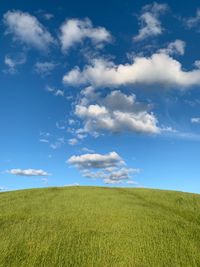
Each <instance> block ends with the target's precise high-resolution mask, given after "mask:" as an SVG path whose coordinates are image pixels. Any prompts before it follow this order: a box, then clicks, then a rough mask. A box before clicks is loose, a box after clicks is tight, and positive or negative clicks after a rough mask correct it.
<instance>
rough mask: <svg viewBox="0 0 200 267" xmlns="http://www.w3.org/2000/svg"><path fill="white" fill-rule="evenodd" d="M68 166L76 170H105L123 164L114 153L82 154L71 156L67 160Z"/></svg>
mask: <svg viewBox="0 0 200 267" xmlns="http://www.w3.org/2000/svg"><path fill="white" fill-rule="evenodd" d="M68 163H69V164H72V165H75V166H77V167H78V168H85V169H90V168H107V167H115V166H117V165H118V164H124V161H123V160H122V159H121V157H120V156H119V155H118V154H117V153H116V152H110V153H108V154H105V155H102V154H83V155H80V156H72V157H71V158H70V159H69V160H68Z"/></svg>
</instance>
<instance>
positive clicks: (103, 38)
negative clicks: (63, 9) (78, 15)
mask: <svg viewBox="0 0 200 267" xmlns="http://www.w3.org/2000/svg"><path fill="white" fill-rule="evenodd" d="M60 32H61V33H60V36H59V38H60V42H61V46H62V50H63V51H64V52H66V51H67V50H68V49H69V48H71V47H73V46H74V45H76V44H78V43H82V42H83V41H84V40H85V39H90V40H91V42H92V43H93V44H94V45H95V46H97V47H98V46H102V45H103V44H104V43H105V42H110V41H111V35H110V33H109V32H108V31H107V30H106V29H105V28H103V27H97V28H95V27H93V25H92V22H91V21H90V20H89V19H84V20H79V19H69V20H66V21H65V22H64V23H63V24H62V26H61V28H60Z"/></svg>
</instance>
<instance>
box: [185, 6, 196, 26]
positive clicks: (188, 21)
mask: <svg viewBox="0 0 200 267" xmlns="http://www.w3.org/2000/svg"><path fill="white" fill-rule="evenodd" d="M183 21H184V22H185V25H186V26H187V27H188V28H189V29H191V28H194V27H197V26H199V24H200V9H197V11H196V15H195V16H194V17H190V18H187V19H183Z"/></svg>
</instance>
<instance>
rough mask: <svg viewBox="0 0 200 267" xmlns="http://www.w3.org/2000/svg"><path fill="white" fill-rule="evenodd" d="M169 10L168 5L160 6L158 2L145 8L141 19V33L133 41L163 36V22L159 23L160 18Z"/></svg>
mask: <svg viewBox="0 0 200 267" xmlns="http://www.w3.org/2000/svg"><path fill="white" fill-rule="evenodd" d="M167 9H168V7H167V5H166V4H158V3H156V2H155V3H153V4H150V5H146V6H144V7H143V9H142V13H141V15H140V17H139V22H140V29H139V33H138V35H136V36H135V37H134V38H133V40H134V41H142V40H144V39H146V38H148V37H151V36H157V35H160V34H162V33H163V28H162V25H161V22H160V21H159V17H160V15H162V14H163V13H165V12H166V11H167Z"/></svg>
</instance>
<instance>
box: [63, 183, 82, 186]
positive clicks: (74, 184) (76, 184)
mask: <svg viewBox="0 0 200 267" xmlns="http://www.w3.org/2000/svg"><path fill="white" fill-rule="evenodd" d="M79 185H80V184H79V183H73V184H65V185H63V186H64V187H65V186H79Z"/></svg>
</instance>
